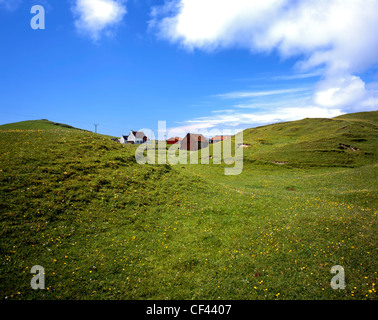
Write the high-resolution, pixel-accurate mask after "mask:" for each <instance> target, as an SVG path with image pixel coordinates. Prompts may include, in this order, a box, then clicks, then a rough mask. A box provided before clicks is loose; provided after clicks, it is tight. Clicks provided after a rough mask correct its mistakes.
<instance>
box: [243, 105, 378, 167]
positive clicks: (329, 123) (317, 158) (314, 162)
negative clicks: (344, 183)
mask: <svg viewBox="0 0 378 320" xmlns="http://www.w3.org/2000/svg"><path fill="white" fill-rule="evenodd" d="M377 124H378V112H377V111H376V112H369V113H359V114H351V115H345V116H341V117H337V118H334V119H304V120H300V121H294V122H286V123H278V124H274V125H269V126H264V127H260V128H254V129H249V130H246V131H245V132H244V142H245V143H247V144H250V145H251V147H250V148H248V149H246V152H245V155H246V158H247V159H249V160H251V161H256V160H260V161H266V162H272V163H285V164H287V165H288V166H297V167H304V166H316V167H319V166H327V167H329V166H345V167H353V166H359V165H364V164H368V163H373V162H375V161H376V159H377V154H376V149H377V145H378V130H377Z"/></svg>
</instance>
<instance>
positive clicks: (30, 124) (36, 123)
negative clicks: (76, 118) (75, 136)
mask: <svg viewBox="0 0 378 320" xmlns="http://www.w3.org/2000/svg"><path fill="white" fill-rule="evenodd" d="M51 129H63V130H65V129H75V130H82V129H79V128H75V127H72V126H70V125H68V124H64V123H58V122H52V121H49V120H46V119H41V120H28V121H20V122H14V123H7V124H3V125H0V130H51Z"/></svg>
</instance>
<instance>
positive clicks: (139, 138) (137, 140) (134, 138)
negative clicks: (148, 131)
mask: <svg viewBox="0 0 378 320" xmlns="http://www.w3.org/2000/svg"><path fill="white" fill-rule="evenodd" d="M119 141H120V142H121V143H122V144H126V143H130V144H142V143H145V142H147V143H149V139H148V137H147V136H146V135H145V134H144V133H143V132H142V131H130V134H129V135H128V136H122V137H121V139H120V140H119Z"/></svg>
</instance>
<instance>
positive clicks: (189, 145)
mask: <svg viewBox="0 0 378 320" xmlns="http://www.w3.org/2000/svg"><path fill="white" fill-rule="evenodd" d="M208 145H209V142H208V140H207V139H206V138H205V137H204V136H203V135H202V134H194V133H188V134H187V135H186V136H185V138H184V139H183V140H182V141H181V147H180V148H181V150H188V151H197V150H200V149H203V148H206V147H207V146H208Z"/></svg>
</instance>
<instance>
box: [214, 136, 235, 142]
mask: <svg viewBox="0 0 378 320" xmlns="http://www.w3.org/2000/svg"><path fill="white" fill-rule="evenodd" d="M229 138H231V136H215V137H212V138H211V139H210V143H217V142H220V141H223V140H226V139H229Z"/></svg>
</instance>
